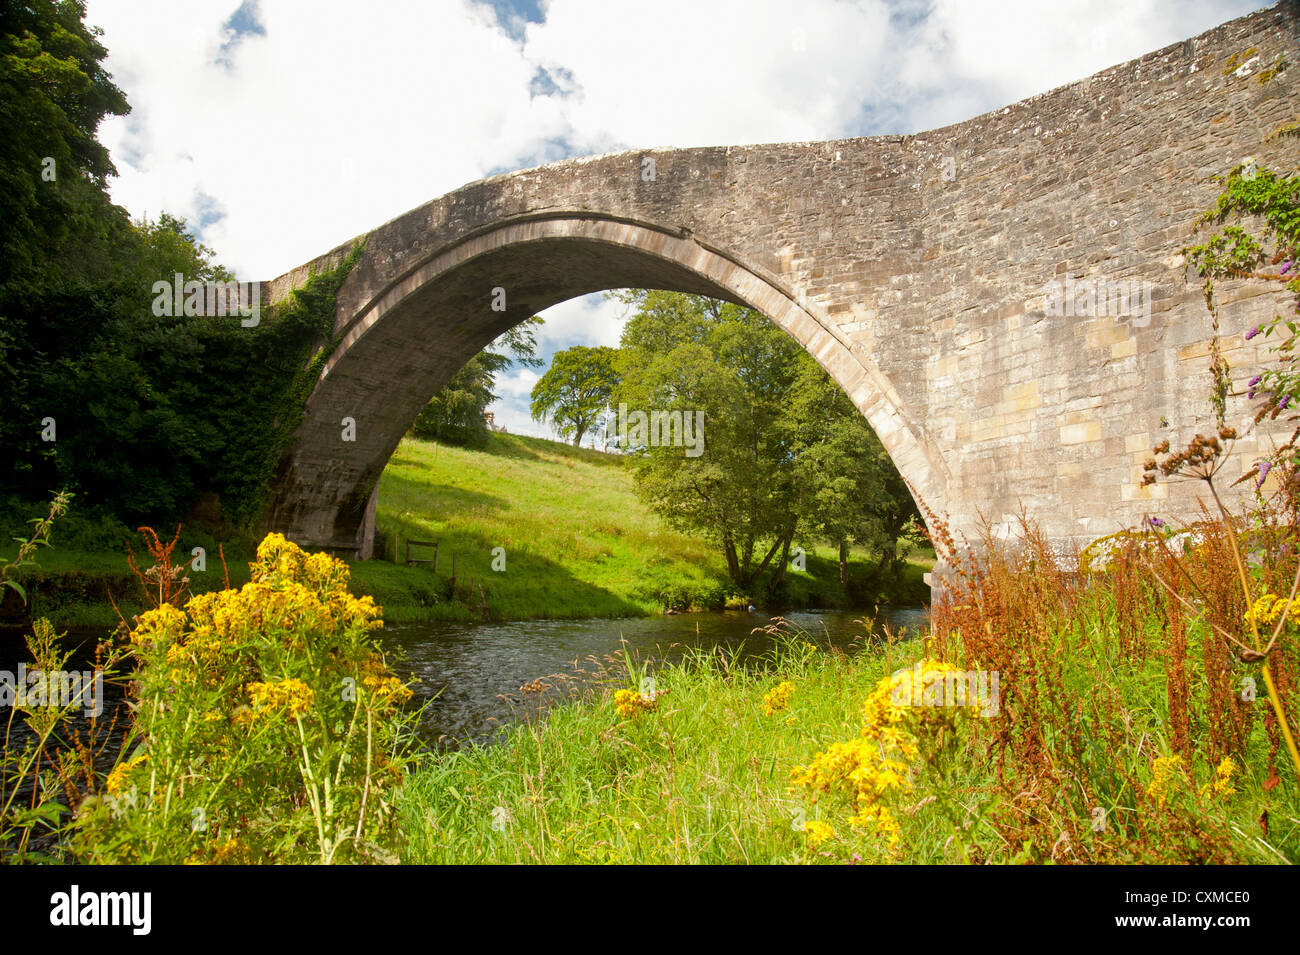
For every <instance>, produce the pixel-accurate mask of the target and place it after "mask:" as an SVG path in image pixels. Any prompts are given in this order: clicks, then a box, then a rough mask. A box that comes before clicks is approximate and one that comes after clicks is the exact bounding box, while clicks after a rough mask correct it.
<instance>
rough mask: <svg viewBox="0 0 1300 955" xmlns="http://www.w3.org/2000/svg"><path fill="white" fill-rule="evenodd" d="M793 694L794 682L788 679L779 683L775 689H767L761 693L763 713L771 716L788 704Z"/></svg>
mask: <svg viewBox="0 0 1300 955" xmlns="http://www.w3.org/2000/svg"><path fill="white" fill-rule="evenodd" d="M793 696H794V684H793V683H791V682H790V681H789V680H786V681H784V682H782V683H780V684H779V685H778V686H777V687H776V688H775V689H771V690H768V691H767V692H766V693H764V694H763V713H764V715H766V716H771V715H772V714H773V713H777V712H779V711H781V710H783V709H785V708H786V707H788V706H789V705H790V699H791V697H793Z"/></svg>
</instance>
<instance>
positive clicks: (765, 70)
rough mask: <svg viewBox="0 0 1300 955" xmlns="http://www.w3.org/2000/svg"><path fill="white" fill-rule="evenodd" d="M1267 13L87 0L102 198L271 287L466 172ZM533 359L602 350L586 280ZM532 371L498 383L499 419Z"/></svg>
mask: <svg viewBox="0 0 1300 955" xmlns="http://www.w3.org/2000/svg"><path fill="white" fill-rule="evenodd" d="M1261 6H1267V4H1262V3H1259V2H1251V0H1244V2H1243V0H893V2H887V0H858V2H844V0H797V2H791V0H495V2H489V0H373V2H370V3H365V4H358V3H357V2H356V0H348V2H342V0H243V2H240V0H185V2H183V3H179V2H177V0H89V2H88V4H87V11H88V12H87V21H88V22H89V23H90V24H91V25H92V26H98V27H100V28H102V29H103V31H104V35H103V37H102V42H103V43H104V44H105V46H106V47H107V48H108V51H109V55H108V58H107V61H106V67H107V69H108V70H109V72H111V73H112V74H113V77H114V81H115V82H116V83H117V85H118V86H119V87H120V88H121V89H122V90H123V92H125V93H126V96H127V100H128V102H130V104H131V105H132V111H131V113H130V114H129V115H128V116H125V117H115V118H112V119H109V120H107V121H105V122H104V123H103V124H102V125H101V126H100V130H99V134H100V141H101V142H103V143H104V145H105V146H107V147H108V148H109V150H110V152H111V154H112V157H113V161H114V163H115V164H116V166H117V171H118V176H117V177H116V178H115V179H113V180H111V192H112V195H113V199H114V200H115V201H116V202H117V203H119V204H120V205H122V206H124V207H125V208H126V209H127V210H128V211H129V212H130V213H131V215H132V216H134V217H136V218H141V217H149V218H156V217H157V216H158V214H159V213H161V212H169V213H171V214H173V215H178V216H182V217H184V218H185V219H186V220H187V221H188V222H189V223H190V225H191V226H192V228H193V229H194V231H195V232H196V234H197V235H198V236H199V238H200V240H201V241H202V242H203V243H204V244H205V245H207V246H209V247H211V248H212V249H214V250H215V252H216V258H217V261H219V262H220V263H221V264H223V265H225V266H227V267H228V268H231V269H232V270H234V271H235V273H236V274H237V275H238V277H239V278H241V279H244V280H249V279H270V278H274V277H276V276H278V275H281V274H283V273H284V272H287V271H288V270H289V269H291V268H294V267H295V266H298V265H301V264H302V263H304V262H307V261H309V260H310V259H312V258H314V257H315V256H317V255H319V254H321V253H322V252H325V251H328V250H329V249H331V248H334V247H335V246H337V245H340V244H342V243H343V242H346V241H347V240H349V239H351V238H353V237H355V236H358V235H361V234H364V233H366V232H369V231H370V230H371V229H373V228H375V227H376V226H378V225H380V224H382V223H384V222H386V221H388V220H389V219H393V218H395V217H397V216H399V215H401V214H402V213H404V212H406V211H407V210H409V209H413V208H415V207H416V206H419V205H422V204H424V203H425V202H428V201H429V200H430V199H433V198H435V197H437V196H440V195H443V194H444V193H447V192H450V191H452V190H454V189H456V188H458V187H460V186H462V185H464V184H466V183H468V182H473V181H474V180H476V179H481V178H484V177H486V176H491V175H495V174H497V173H501V172H507V171H511V170H515V169H525V168H528V167H530V166H536V165H539V164H541V163H544V162H550V161H553V160H557V159H565V158H568V157H572V156H584V155H592V154H598V153H606V152H613V151H618V150H623V149H633V148H652V147H685V146H719V145H742V144H749V143H775V142H803V141H809V140H823V139H839V138H843V137H850V136H872V135H880V134H887V133H915V132H922V131H924V130H927V129H934V128H937V127H940V126H945V125H947V124H949V123H955V122H960V121H962V120H965V119H970V118H971V117H973V116H977V115H979V114H981V113H984V112H988V111H990V110H993V109H997V108H998V107H1001V106H1005V105H1007V104H1010V103H1014V102H1016V101H1018V100H1021V99H1025V98H1026V97H1029V96H1033V95H1035V94H1037V93H1043V92H1046V91H1048V90H1051V89H1054V88H1056V87H1058V86H1061V85H1063V84H1065V83H1070V82H1073V81H1074V80H1078V79H1082V78H1084V77H1086V76H1089V75H1091V74H1093V73H1096V72H1098V71H1100V70H1103V69H1106V68H1107V67H1110V66H1114V65H1116V64H1118V63H1123V62H1125V61H1126V60H1130V59H1134V58H1136V57H1139V56H1141V55H1142V54H1144V53H1148V52H1150V51H1152V50H1156V49H1159V48H1161V47H1163V46H1167V45H1168V44H1170V43H1175V42H1177V41H1179V40H1183V39H1185V38H1187V37H1190V36H1194V35H1196V34H1198V33H1202V32H1204V31H1205V30H1207V29H1210V28H1211V27H1213V26H1216V25H1217V24H1219V23H1222V22H1224V21H1226V20H1230V19H1233V18H1234V17H1238V16H1241V15H1243V14H1245V13H1249V12H1250V11H1252V10H1256V9H1259V8H1260V7H1261ZM543 315H544V317H545V318H546V319H547V321H546V324H545V325H544V326H543V327H542V329H541V331H540V335H539V339H540V343H541V345H542V356H543V357H544V358H545V359H546V360H547V361H548V363H549V360H550V357H551V355H553V354H554V353H555V352H556V351H558V350H561V349H564V348H568V347H570V346H572V345H575V344H582V345H617V344H618V338H619V334H620V331H621V329H622V325H623V323H624V321H625V320H626V317H627V316H626V314H625V309H624V307H623V306H621V305H619V304H617V303H615V302H612V301H609V300H606V299H604V298H603V297H602V296H600V295H591V296H586V297H585V298H582V299H575V300H572V301H569V302H564V303H562V304H560V305H556V306H555V307H553V308H551V309H548V310H547V311H546V312H545V313H543ZM538 374H539V372H536V371H532V370H529V369H526V368H525V369H519V368H516V369H515V370H513V371H512V372H509V373H507V374H505V375H504V376H503V377H502V378H500V379H499V380H498V388H497V392H498V394H499V395H500V399H499V400H498V402H497V403H496V404H495V405H494V406H493V408H492V410H493V411H494V413H495V415H496V420H497V422H498V423H499V424H504V425H505V426H506V428H507V429H508V430H510V431H512V432H515V433H521V434H535V435H540V436H545V437H551V436H553V435H552V434H551V432H550V429H549V428H548V427H546V426H545V425H540V424H538V423H536V422H533V421H532V420H531V419H530V417H529V415H528V398H529V392H530V390H531V388H532V384H533V382H534V381H536V379H537V376H538Z"/></svg>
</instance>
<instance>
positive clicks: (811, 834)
mask: <svg viewBox="0 0 1300 955" xmlns="http://www.w3.org/2000/svg"><path fill="white" fill-rule="evenodd" d="M803 831H804V835H805V836H807V837H808V848H809V849H818V848H820V847H821V845H822V843H824V842H826V841H827V840H828V839H834V838H835V830H834V828H832V827H831V824H830V823H828V822H822V821H821V820H820V819H810V820H809V821H808V822H806V823H804V828H803Z"/></svg>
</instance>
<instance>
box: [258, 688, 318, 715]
mask: <svg viewBox="0 0 1300 955" xmlns="http://www.w3.org/2000/svg"><path fill="white" fill-rule="evenodd" d="M315 696H316V694H315V693H314V692H313V691H312V688H311V687H309V686H308V685H307V684H306V683H304V682H302V680H280V681H279V682H277V683H250V684H248V697H249V700H250V702H252V704H253V713H254V714H259V713H268V712H270V711H273V710H283V711H284V713H285V714H286V715H287V716H289V717H291V718H293V719H297V718H298V717H300V716H302V715H303V714H304V713H306V712H307V710H308V709H309V708H310V707H311V701H312V699H313V698H314V697H315Z"/></svg>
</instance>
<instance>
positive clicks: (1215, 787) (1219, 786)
mask: <svg viewBox="0 0 1300 955" xmlns="http://www.w3.org/2000/svg"><path fill="white" fill-rule="evenodd" d="M1236 771H1237V764H1236V763H1234V762H1233V761H1232V757H1231V756H1225V757H1223V759H1221V760H1219V765H1218V766H1217V767H1215V770H1214V781H1213V782H1209V783H1206V784H1205V785H1204V786H1202V787H1201V795H1202V796H1204V795H1206V794H1207V793H1209V794H1212V795H1214V796H1231V795H1233V794H1234V793H1235V792H1236V791H1237V787H1236V786H1234V785H1233V784H1232V774H1233V773H1235V772H1236Z"/></svg>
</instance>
